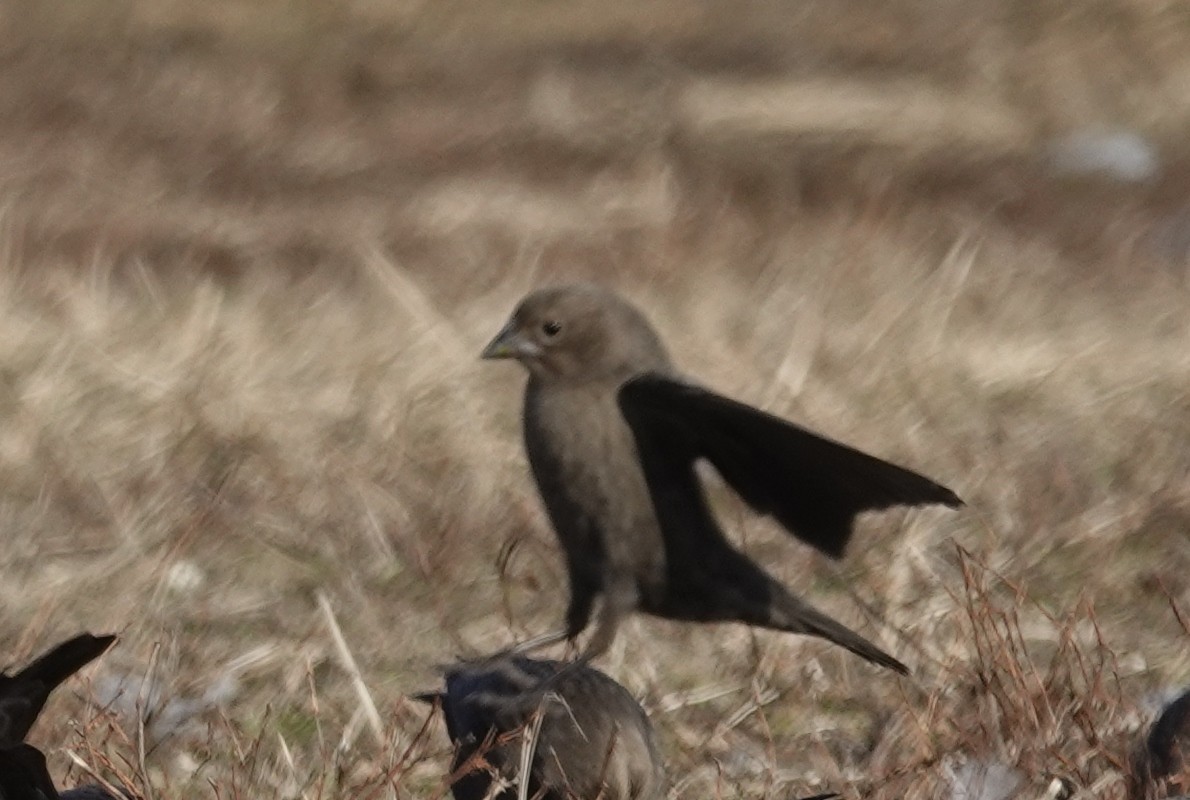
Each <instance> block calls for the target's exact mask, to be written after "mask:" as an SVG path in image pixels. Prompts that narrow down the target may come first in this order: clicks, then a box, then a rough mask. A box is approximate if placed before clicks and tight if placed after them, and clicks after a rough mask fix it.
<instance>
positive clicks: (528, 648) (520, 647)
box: [496, 630, 569, 658]
mask: <svg viewBox="0 0 1190 800" xmlns="http://www.w3.org/2000/svg"><path fill="white" fill-rule="evenodd" d="M567 638H569V637H568V635H567V633H566V631H563V630H558V631H550V632H549V633H543V634H540V635H538V636H534V637H533V638H532V639H527V640H525V641H523V642H521V643H520V644H514V645H513V646H512V647H509V648H506V649H504V650H501V651H500V652H499V653H497V654H496V655H497V657H501V658H503V657H507V656H523V655H525V654H526V653H532V652H534V651H535V650H540V649H542V648H543V647H549V646H550V645H552V644H557V643H558V642H561V641H563V640H564V639H567Z"/></svg>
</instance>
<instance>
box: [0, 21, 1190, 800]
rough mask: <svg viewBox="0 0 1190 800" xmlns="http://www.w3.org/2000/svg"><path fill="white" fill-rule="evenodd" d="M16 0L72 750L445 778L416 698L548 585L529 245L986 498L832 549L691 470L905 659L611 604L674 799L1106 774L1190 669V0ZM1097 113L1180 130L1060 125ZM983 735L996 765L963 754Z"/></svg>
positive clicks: (34, 370) (14, 456) (548, 262)
mask: <svg viewBox="0 0 1190 800" xmlns="http://www.w3.org/2000/svg"><path fill="white" fill-rule="evenodd" d="M0 26H2V28H0V33H2V35H0V59H2V63H3V68H2V69H0V164H2V165H3V169H2V170H0V249H2V252H0V260H2V263H3V269H2V271H0V409H3V417H2V423H0V526H2V528H3V531H4V536H5V537H6V546H5V547H4V550H3V554H2V555H0V577H2V581H0V598H2V603H0V609H2V610H0V635H2V636H3V641H4V642H5V646H4V653H3V659H4V660H5V661H7V662H17V661H23V660H24V659H25V658H26V657H27V656H28V655H30V654H31V653H33V652H35V651H38V650H40V649H41V648H43V647H44V646H46V645H48V644H49V643H51V642H52V641H54V640H56V639H57V638H60V637H62V636H64V635H67V634H70V633H73V632H75V631H78V630H80V629H91V630H95V631H107V630H114V631H118V632H119V633H120V634H121V637H122V638H121V642H120V643H119V645H118V646H117V647H116V649H115V650H113V651H112V652H111V653H109V654H108V655H107V656H105V657H104V658H103V659H102V660H101V662H100V664H99V666H97V667H96V668H94V669H93V670H91V671H90V672H89V674H90V675H91V677H92V682H91V685H92V689H93V690H94V691H93V692H92V693H91V695H90V696H89V697H90V700H89V701H88V702H87V703H84V701H83V699H81V698H84V697H88V694H87V693H86V692H80V691H79V689H80V687H81V686H82V684H79V683H74V684H72V685H71V689H72V690H74V692H75V696H74V697H72V695H71V692H70V691H63V692H62V693H61V694H60V695H59V696H57V697H56V699H55V700H54V701H53V703H52V704H51V707H50V709H49V711H48V712H47V714H46V719H44V720H43V723H42V724H41V725H40V726H39V728H38V729H37V730H36V731H35V740H36V742H37V743H39V744H41V745H44V746H45V747H46V748H47V750H48V751H49V753H50V763H51V769H52V771H53V773H54V774H55V777H57V778H59V779H60V780H61V782H62V784H63V785H67V786H69V785H74V784H75V783H77V782H79V781H81V780H83V779H84V777H85V776H86V774H87V769H86V768H84V767H83V766H80V764H79V763H78V761H80V760H81V761H82V762H84V763H85V764H87V765H89V767H90V768H93V769H96V770H98V771H99V772H101V773H102V775H103V776H105V777H107V778H111V779H119V780H122V781H125V782H127V783H128V785H129V786H131V787H133V788H134V789H135V790H136V791H138V792H142V793H143V794H144V796H146V797H151V798H159V799H165V798H185V797H211V796H215V797H219V798H271V797H277V798H296V797H301V798H310V799H311V800H313V799H314V798H332V797H342V798H385V797H432V796H439V795H441V793H442V791H443V785H442V773H443V770H444V769H445V765H446V763H447V746H446V744H445V737H444V735H443V734H442V731H441V730H440V725H439V724H438V722H437V721H436V720H431V721H430V722H429V723H427V721H426V713H427V712H426V711H425V710H424V709H423V708H421V707H418V706H416V705H415V704H413V703H411V701H409V700H408V699H407V694H408V693H411V692H414V691H416V690H419V689H424V688H426V687H427V686H431V685H434V684H435V683H436V681H437V678H436V673H435V671H434V666H435V665H436V664H439V663H442V662H444V661H446V660H448V659H450V658H451V657H452V656H454V655H457V654H464V653H476V652H479V651H483V650H486V649H490V648H494V647H496V646H500V645H503V644H506V643H508V642H510V641H512V640H513V639H516V638H520V637H524V636H526V635H528V634H531V633H536V632H540V631H542V630H544V629H545V628H548V627H552V626H553V625H554V624H556V622H557V621H558V620H559V619H560V615H561V609H562V604H563V602H564V601H563V598H564V592H565V582H564V575H563V573H562V567H561V564H560V560H559V558H558V556H557V553H556V551H555V548H554V544H553V538H552V534H551V532H550V530H549V528H548V525H547V524H546V522H545V521H544V520H543V518H542V514H541V511H540V509H539V508H538V505H537V501H536V498H535V496H534V493H533V489H532V486H531V484H530V482H529V476H528V471H527V468H526V465H525V463H524V460H523V457H522V454H521V452H520V445H519V433H518V420H517V414H518V403H519V399H518V398H519V387H520V382H521V375H520V374H519V372H518V371H517V370H515V369H513V368H512V367H509V366H507V365H491V364H481V363H480V362H479V361H478V360H477V354H478V351H479V349H480V347H481V346H482V344H483V343H484V341H485V340H486V339H487V337H488V336H489V335H490V334H491V333H492V332H493V331H494V330H495V329H496V327H497V326H498V324H499V323H500V322H501V320H502V318H503V317H504V316H505V314H506V313H507V311H508V310H509V309H510V308H511V306H512V304H513V302H514V301H515V299H516V298H517V297H518V296H519V295H520V294H521V293H523V292H524V291H525V290H526V289H528V288H529V287H531V286H534V285H537V284H539V283H541V282H543V281H546V280H552V279H558V278H562V277H567V278H569V277H593V276H597V277H599V278H600V279H602V280H605V281H607V282H609V283H614V284H615V285H617V286H619V287H621V288H622V289H623V290H624V291H626V292H628V293H630V294H631V295H633V296H634V297H635V298H636V299H637V300H638V302H639V303H640V304H641V305H642V306H643V307H645V308H646V309H647V310H648V311H649V313H650V315H651V316H652V317H653V318H654V320H655V322H656V323H657V325H658V327H659V328H660V329H661V330H662V332H663V333H664V335H665V336H666V337H667V339H668V341H669V342H670V343H671V344H672V347H673V349H674V351H675V354H676V356H677V357H678V358H679V360H680V363H682V364H683V365H684V366H686V367H687V368H688V369H689V370H690V371H691V372H692V373H695V374H697V375H699V376H701V377H703V378H704V379H705V380H707V381H708V382H709V383H711V384H712V385H714V386H716V387H718V388H719V389H721V390H723V391H725V392H727V393H730V394H733V395H735V396H738V397H741V398H745V399H748V400H750V401H752V402H755V403H758V404H761V405H763V406H764V407H766V408H768V409H770V410H773V411H775V412H778V413H780V414H783V415H786V416H789V417H792V418H794V419H798V420H802V421H805V422H807V423H808V424H810V425H811V426H812V427H814V428H817V429H819V430H822V431H825V432H828V433H830V434H832V435H834V436H836V437H839V438H842V439H845V440H847V441H850V442H853V443H855V444H857V445H859V446H861V447H863V448H865V449H868V450H870V451H872V452H875V453H878V454H880V455H883V456H886V457H889V458H893V459H895V460H899V461H901V462H903V463H906V464H909V465H912V466H914V467H916V468H918V469H921V470H922V471H924V472H926V473H928V474H931V475H934V476H937V477H939V478H941V479H943V480H944V481H945V482H946V483H948V484H950V485H951V486H953V487H954V488H955V489H956V490H958V491H959V492H960V494H962V495H963V496H964V497H965V499H966V500H967V501H968V502H969V504H970V508H969V509H966V510H964V511H962V512H960V513H948V512H942V511H937V510H928V511H922V512H915V513H911V514H903V513H891V514H885V515H880V516H876V517H873V518H871V519H866V520H865V521H864V524H863V526H862V529H861V531H860V532H859V534H858V536H857V539H856V541H855V547H854V549H853V551H852V552H851V553H850V554H849V556H848V558H847V559H846V560H845V561H844V562H843V563H842V564H841V565H834V564H831V563H827V562H826V561H825V560H824V559H820V558H817V557H815V556H813V555H811V554H810V553H809V552H808V550H807V549H806V548H804V547H799V546H797V545H794V544H791V543H790V542H789V541H788V540H787V538H786V537H784V536H783V535H782V534H780V533H777V532H774V530H773V529H772V528H771V527H770V526H768V525H767V524H766V523H765V522H764V521H760V520H756V519H754V518H751V517H749V516H748V515H747V514H745V513H743V511H742V509H740V508H739V507H738V506H736V505H733V504H732V503H731V501H730V499H729V498H723V503H724V513H725V514H726V515H727V516H728V517H729V518H730V519H732V520H733V530H734V531H736V532H737V533H738V535H739V537H741V538H742V539H743V540H745V543H746V545H747V548H748V549H749V551H750V552H753V553H756V554H758V555H759V556H760V557H761V559H762V561H763V562H764V563H766V564H767V565H769V566H770V567H772V568H774V569H776V570H777V571H778V572H779V573H780V574H781V575H782V576H783V578H785V579H786V580H787V581H788V582H789V583H790V584H792V585H794V586H797V587H800V588H801V589H803V590H804V591H805V592H806V593H807V594H809V595H810V596H811V597H813V598H815V599H816V600H817V601H818V602H819V603H820V604H821V605H823V606H824V607H826V608H829V609H830V610H832V611H833V612H837V613H838V614H839V615H840V616H841V617H842V618H844V619H846V620H848V621H850V622H851V623H853V624H855V625H857V626H859V628H860V629H861V630H863V631H865V632H866V633H867V634H868V635H871V636H875V637H877V638H878V639H879V640H881V641H883V643H884V644H885V645H886V646H887V647H889V648H891V650H892V651H893V652H894V653H896V654H898V655H899V656H900V657H901V658H903V659H904V660H905V661H907V662H908V663H909V664H910V665H911V666H912V667H913V669H914V677H913V678H912V679H908V680H898V679H897V678H895V677H893V676H892V675H891V674H889V673H884V672H879V671H876V670H874V669H872V668H870V667H868V666H867V665H865V664H863V663H861V662H859V660H858V659H855V658H851V657H849V656H847V655H846V654H843V653H842V652H841V651H839V650H837V649H830V648H828V647H825V646H822V645H820V644H818V643H817V642H814V641H808V640H805V639H802V638H799V637H791V636H781V635H774V634H768V633H759V632H754V631H750V630H747V629H743V628H740V627H734V626H722V627H714V628H711V627H703V628H695V627H691V626H683V625H678V624H670V623H663V622H659V621H654V620H647V619H639V620H634V621H633V622H631V623H630V624H629V625H627V626H626V627H625V629H624V630H623V632H622V634H621V636H620V638H619V640H618V642H617V643H616V646H615V647H614V648H613V651H612V653H611V654H610V656H609V657H607V658H605V659H604V660H603V661H602V662H601V666H602V667H603V668H605V669H606V670H607V671H608V672H610V673H611V674H612V675H613V676H615V677H616V678H618V679H619V680H621V681H622V682H624V683H625V684H626V685H627V686H629V688H630V689H631V690H632V691H633V692H634V693H636V694H637V695H638V696H639V697H641V698H642V699H643V702H644V703H645V705H646V707H647V708H648V709H649V711H650V713H651V715H652V717H653V719H654V720H655V722H656V724H657V726H658V727H659V729H660V731H661V733H662V737H663V743H664V747H665V751H666V754H667V760H668V768H669V773H670V775H671V778H672V780H673V783H674V792H673V794H674V796H677V797H692V798H693V797H720V796H723V797H735V796H742V797H766V798H784V797H794V796H798V793H799V792H800V793H802V794H806V793H810V792H811V791H822V790H824V789H826V788H829V789H834V790H837V791H841V792H844V794H845V796H847V797H877V798H881V797H886V798H930V797H937V798H950V797H955V798H958V797H982V798H984V800H995V799H996V798H999V797H1021V798H1037V797H1041V796H1043V795H1044V793H1045V791H1046V787H1047V786H1049V785H1050V783H1051V781H1052V780H1054V779H1055V778H1058V779H1062V780H1064V781H1067V782H1068V785H1069V787H1071V788H1072V789H1074V790H1075V792H1077V794H1076V796H1077V797H1116V798H1119V797H1123V796H1124V787H1125V779H1126V773H1127V768H1126V757H1127V753H1128V750H1129V748H1130V747H1131V743H1132V742H1133V740H1134V739H1135V737H1136V735H1137V731H1138V730H1139V729H1140V726H1141V725H1142V723H1143V722H1144V720H1145V719H1146V718H1147V717H1148V716H1149V715H1151V713H1152V711H1153V705H1152V699H1153V697H1155V696H1156V693H1158V692H1160V691H1162V690H1165V689H1168V688H1169V687H1175V686H1179V685H1185V684H1186V683H1188V682H1190V629H1188V628H1187V623H1186V622H1185V620H1186V618H1187V616H1188V615H1190V446H1188V444H1190V313H1188V312H1187V309H1190V267H1188V264H1190V262H1188V260H1187V255H1188V251H1190V232H1188V231H1190V211H1188V209H1190V193H1188V192H1187V188H1186V187H1187V185H1188V184H1187V181H1186V178H1187V176H1188V175H1190V170H1188V169H1187V168H1186V165H1187V164H1188V163H1190V160H1188V159H1190V148H1188V147H1187V144H1186V140H1185V131H1186V130H1188V129H1190V93H1188V92H1187V86H1190V15H1188V14H1187V12H1186V10H1185V9H1184V8H1183V7H1182V6H1181V4H1178V3H1164V2H1160V1H1159V0H1088V1H1087V2H1083V3H1078V4H1068V3H1063V2H1057V0H1041V1H1038V0H1009V1H1007V2H1001V3H980V2H975V0H957V1H956V2H948V3H947V2H940V0H893V1H892V2H888V3H882V4H873V3H866V2H859V1H858V0H856V1H854V2H853V1H852V0H844V1H843V2H837V0H810V1H809V2H799V3H778V2H763V0H757V1H756V2H747V3H722V4H714V3H710V4H708V3H697V4H694V3H689V4H688V3H681V2H659V1H657V0H654V1H653V2H628V0H617V1H616V2H611V3H601V4H596V3H588V4H543V3H535V2H530V1H528V0H514V2H503V3H495V2H470V3H457V2H446V1H445V0H444V1H443V2H435V3H424V2H417V0H406V2H403V3H402V2H395V1H394V2H391V3H384V2H369V0H355V2H345V3H338V4H329V3H316V2H308V1H306V0H252V1H250V0H213V1H212V2H207V3H190V2H180V1H179V2H167V0H143V2H134V1H133V0H125V1H124V2H117V1H116V0H106V1H105V2H92V3H76V2H71V1H70V0H39V1H38V2H36V3H35V2H26V3H13V4H6V5H5V6H4V7H3V8H2V9H0ZM1094 125H1109V126H1124V127H1128V128H1130V129H1132V130H1135V131H1138V132H1140V133H1143V134H1144V135H1145V136H1147V137H1149V138H1150V139H1151V140H1152V141H1153V142H1155V143H1156V144H1157V146H1158V148H1159V149H1160V151H1161V154H1162V158H1163V169H1162V172H1161V174H1160V175H1159V176H1158V177H1157V178H1156V179H1154V180H1151V181H1148V182H1145V183H1141V184H1113V183H1110V182H1107V181H1102V180H1097V179H1091V178H1088V179H1079V180H1073V179H1069V178H1065V179H1064V178H1061V177H1057V176H1055V175H1053V174H1051V173H1050V172H1048V171H1047V170H1046V169H1045V163H1044V159H1043V158H1042V155H1043V153H1044V146H1045V143H1046V142H1047V141H1048V140H1049V139H1050V137H1052V136H1055V135H1059V134H1061V133H1062V132H1064V131H1068V130H1072V129H1078V128H1081V127H1085V126H1094ZM339 637H341V638H339ZM354 671H358V673H357V675H356V679H355V680H353V676H352V672H354ZM146 675H147V676H148V677H147V679H146V678H145V676H146ZM121 680H123V681H124V684H123V685H124V687H125V689H124V691H123V694H120V695H119V696H118V697H116V698H115V699H112V698H113V696H114V695H116V694H117V691H116V690H115V689H114V688H113V687H114V686H116V685H118V684H119V683H120V681H121ZM96 698H98V702H94V700H95V699H96ZM137 709H140V710H142V711H150V710H151V711H152V712H153V714H152V715H151V718H150V719H149V723H148V724H147V725H146V727H145V729H144V731H143V732H142V731H141V730H140V729H139V727H138V724H137V716H138V714H137ZM70 720H74V722H71V721H70ZM71 754H74V755H75V756H77V759H72V758H71ZM987 765H991V771H992V773H996V771H997V769H1000V768H999V767H997V766H996V765H1006V766H1007V767H1011V768H1012V769H1014V770H1015V771H1016V772H1015V773H1014V776H1010V777H1007V778H1003V779H1002V780H1001V781H1000V785H1001V788H1008V789H1009V790H1008V791H1007V793H1004V794H986V795H979V794H974V793H968V794H962V793H961V791H960V790H958V789H956V788H955V786H956V784H959V783H962V782H963V781H964V779H965V777H970V776H971V775H974V774H976V773H978V772H980V770H981V768H982V767H983V766H987ZM1001 772H1004V770H1001ZM1013 781H1015V782H1016V783H1015V786H1016V788H1015V789H1011V788H1010V787H1009V786H1008V785H1010V784H1012V783H1013Z"/></svg>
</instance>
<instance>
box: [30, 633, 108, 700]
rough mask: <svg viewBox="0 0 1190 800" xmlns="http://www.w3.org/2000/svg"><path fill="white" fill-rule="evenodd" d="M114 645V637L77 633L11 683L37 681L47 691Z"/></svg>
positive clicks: (31, 665) (39, 659)
mask: <svg viewBox="0 0 1190 800" xmlns="http://www.w3.org/2000/svg"><path fill="white" fill-rule="evenodd" d="M114 641H116V637H115V636H92V635H91V634H89V633H81V634H79V635H78V636H75V637H74V638H73V639H67V640H66V641H65V642H62V643H61V644H59V645H58V646H57V647H55V648H53V649H52V650H50V651H49V652H48V653H46V654H45V655H43V656H41V657H40V658H38V659H37V660H36V661H34V662H33V663H32V664H30V665H29V666H27V667H25V668H24V669H23V670H21V671H20V672H18V673H17V674H16V675H13V676H12V677H13V680H14V682H21V683H23V682H25V681H37V682H39V683H43V684H45V685H46V686H48V687H50V688H51V689H52V688H53V687H55V686H57V685H58V684H60V683H62V681H64V680H66V679H67V678H69V677H70V676H71V675H73V674H74V673H76V672H78V671H79V670H80V669H82V668H83V667H85V666H86V665H87V664H89V663H90V662H91V661H93V660H94V659H96V658H98V657H99V655H100V654H101V653H103V651H104V650H107V649H108V648H109V647H111V645H112V642H114Z"/></svg>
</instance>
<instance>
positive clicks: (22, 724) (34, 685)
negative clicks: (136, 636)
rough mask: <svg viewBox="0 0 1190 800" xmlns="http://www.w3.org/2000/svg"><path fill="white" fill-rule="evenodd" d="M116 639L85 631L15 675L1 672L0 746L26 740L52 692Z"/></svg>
mask: <svg viewBox="0 0 1190 800" xmlns="http://www.w3.org/2000/svg"><path fill="white" fill-rule="evenodd" d="M115 640H116V637H115V636H92V635H91V634H89V633H83V634H80V635H78V636H75V637H74V638H72V639H68V640H67V641H65V642H62V643H61V644H59V645H57V646H56V647H54V648H53V649H52V650H50V651H49V652H48V653H46V654H45V655H43V656H41V657H40V658H38V659H37V660H36V661H34V662H33V663H32V664H30V665H29V666H27V667H25V668H24V669H23V670H21V671H20V672H18V673H16V674H15V675H11V676H8V675H0V747H15V746H17V745H19V744H20V743H21V742H23V741H24V740H25V736H26V734H28V733H29V729H30V728H32V727H33V723H34V722H36V721H37V715H38V714H40V713H41V709H42V706H44V705H45V701H46V700H47V699H48V698H49V696H50V692H52V691H53V690H54V689H55V688H57V686H58V684H60V683H62V681H64V680H66V679H67V678H69V677H70V676H71V675H73V674H74V673H76V672H78V671H79V670H80V669H82V668H83V667H84V666H86V665H87V664H88V663H89V662H90V661H92V660H93V659H95V658H96V657H98V656H99V654H100V653H102V652H103V651H104V650H106V649H107V648H108V647H110V646H111V644H112V642H114V641H115Z"/></svg>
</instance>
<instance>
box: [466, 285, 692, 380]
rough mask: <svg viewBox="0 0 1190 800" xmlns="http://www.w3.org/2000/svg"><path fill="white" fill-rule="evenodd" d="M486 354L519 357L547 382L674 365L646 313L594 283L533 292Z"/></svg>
mask: <svg viewBox="0 0 1190 800" xmlns="http://www.w3.org/2000/svg"><path fill="white" fill-rule="evenodd" d="M483 358H515V359H516V360H518V361H520V362H521V363H522V364H524V365H525V368H526V369H528V370H529V372H530V373H532V374H533V375H534V377H536V378H538V379H540V380H542V381H549V382H568V383H579V382H584V381H590V380H608V379H618V380H627V379H628V378H630V377H631V376H633V375H636V374H639V373H641V372H646V371H649V370H655V371H659V372H667V371H669V369H670V362H669V356H668V355H667V354H666V352H665V346H664V345H662V344H661V340H660V339H659V338H658V337H657V333H656V332H655V331H654V330H653V327H652V326H651V325H650V324H649V321H648V320H647V319H645V316H644V315H643V314H642V313H641V312H640V311H639V310H638V309H637V308H636V307H635V306H633V305H632V304H631V303H629V302H628V301H627V300H625V299H624V298H622V297H620V296H619V295H617V294H615V293H614V292H611V291H609V290H607V289H604V288H602V287H599V286H594V285H591V284H573V285H566V286H553V287H549V288H545V289H538V290H537V291H534V292H532V293H530V294H529V295H528V296H526V297H525V298H524V299H523V300H522V301H521V302H520V304H519V305H518V306H517V307H516V310H515V311H513V313H512V317H511V318H509V320H508V323H507V324H505V326H504V327H503V328H502V329H501V330H500V332H499V333H497V334H496V338H494V339H492V341H491V342H490V343H489V344H488V346H487V347H486V348H485V349H484V351H483Z"/></svg>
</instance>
